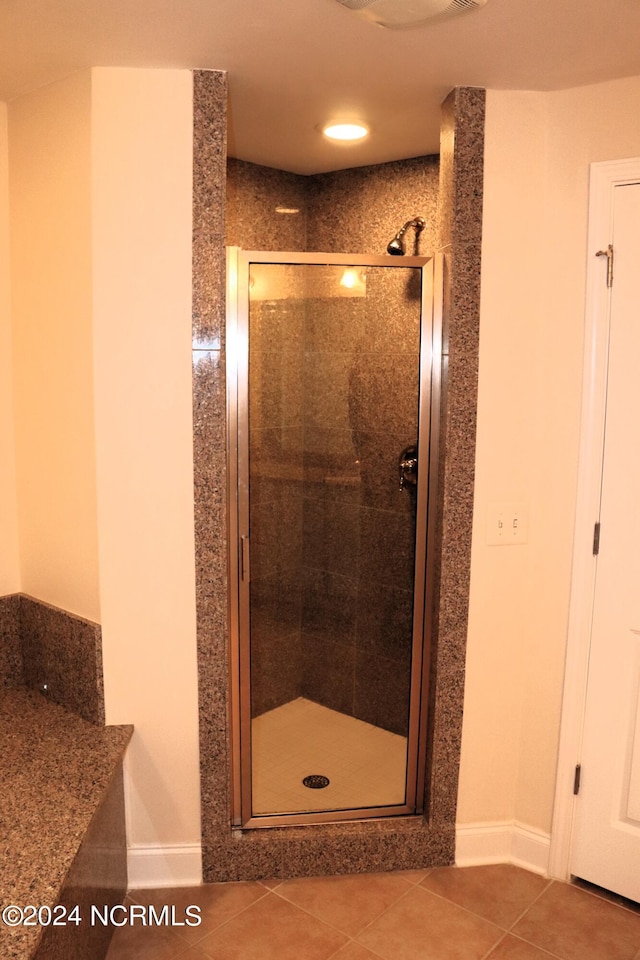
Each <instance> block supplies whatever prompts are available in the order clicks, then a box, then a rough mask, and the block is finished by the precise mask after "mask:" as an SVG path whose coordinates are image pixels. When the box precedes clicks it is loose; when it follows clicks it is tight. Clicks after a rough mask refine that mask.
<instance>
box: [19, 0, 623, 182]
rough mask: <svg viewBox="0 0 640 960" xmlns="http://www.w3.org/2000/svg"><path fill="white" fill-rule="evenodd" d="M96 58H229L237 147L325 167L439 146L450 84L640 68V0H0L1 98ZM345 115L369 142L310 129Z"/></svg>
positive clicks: (619, 73)
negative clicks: (475, 3) (366, 129)
mask: <svg viewBox="0 0 640 960" xmlns="http://www.w3.org/2000/svg"><path fill="white" fill-rule="evenodd" d="M398 2H401V0H398ZM88 66H129V67H132V66H135V67H186V68H204V69H207V68H210V69H217V70H227V71H228V73H229V88H230V143H229V152H230V153H231V154H232V155H234V156H237V157H240V158H241V159H245V160H251V161H253V162H255V163H262V164H266V165H268V166H273V167H278V168H281V169H285V170H292V171H295V172H298V173H316V172H320V171H326V170H332V169H340V168H343V167H349V166H359V165H362V164H367V163H378V162H382V161H385V160H395V159H400V158H404V157H411V156H419V155H421V154H425V153H437V152H438V126H439V104H440V102H441V100H442V99H443V97H444V96H445V95H446V93H447V92H448V90H450V89H451V87H453V86H457V85H470V86H486V87H494V88H512V89H528V90H555V89H560V88H564V87H572V86H579V85H582V84H588V83H595V82H598V81H601V80H607V79H613V78H615V77H623V76H633V75H640V0H488V2H487V4H486V6H484V7H483V8H481V9H480V10H477V11H475V12H473V13H470V14H466V15H464V16H461V17H458V18H455V19H452V20H450V21H448V22H445V23H437V24H433V25H431V26H429V25H424V26H420V27H414V28H412V29H409V30H403V31H391V30H385V29H383V28H381V27H378V26H375V25H373V24H371V23H368V22H366V21H365V20H362V19H361V18H360V17H358V16H356V15H355V14H353V13H352V12H351V11H349V10H347V9H346V8H345V7H342V6H341V5H340V4H338V3H337V2H336V0H229V2H223V0H1V2H0V99H4V100H11V99H13V98H15V97H18V96H20V95H21V94H22V93H25V92H28V91H30V90H32V89H34V88H36V87H38V86H41V85H43V84H45V83H48V82H50V81H52V80H56V79H59V78H61V77H63V76H65V75H67V74H69V73H72V72H73V71H75V70H78V69H82V68H84V67H88ZM342 117H358V118H362V119H365V120H366V121H367V122H369V123H370V125H371V127H372V134H371V136H370V137H369V139H368V141H367V142H365V143H364V144H361V145H351V146H344V145H343V146H333V145H330V144H328V143H327V142H326V141H323V138H322V137H321V135H320V134H319V133H318V131H317V129H316V126H317V125H318V124H322V123H324V122H325V121H327V120H330V119H333V118H342Z"/></svg>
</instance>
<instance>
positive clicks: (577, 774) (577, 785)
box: [573, 763, 582, 797]
mask: <svg viewBox="0 0 640 960" xmlns="http://www.w3.org/2000/svg"><path fill="white" fill-rule="evenodd" d="M581 776H582V767H581V765H580V764H579V763H576V772H575V773H574V775H573V795H574V797H577V796H578V794H579V793H580V778H581Z"/></svg>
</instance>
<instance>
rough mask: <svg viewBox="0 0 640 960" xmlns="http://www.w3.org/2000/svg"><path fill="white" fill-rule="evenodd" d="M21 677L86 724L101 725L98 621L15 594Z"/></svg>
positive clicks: (100, 634)
mask: <svg viewBox="0 0 640 960" xmlns="http://www.w3.org/2000/svg"><path fill="white" fill-rule="evenodd" d="M20 634H21V643H22V660H23V664H24V682H25V684H26V685H27V686H28V687H31V688H32V689H34V690H43V689H44V686H45V685H46V693H47V696H48V697H50V698H51V699H52V700H54V701H55V702H56V703H59V704H60V705H61V706H63V707H66V709H67V710H71V711H73V713H77V714H78V715H79V716H81V717H83V718H84V719H85V720H88V721H89V722H90V723H97V724H104V683H103V676H102V631H101V628H100V625H99V624H97V623H93V622H92V621H90V620H85V619H83V618H82V617H77V616H75V615H74V614H71V613H67V612H66V611H65V610H60V609H58V607H53V606H51V604H48V603H42V601H40V600H34V599H33V598H32V597H26V596H24V595H23V596H21V597H20Z"/></svg>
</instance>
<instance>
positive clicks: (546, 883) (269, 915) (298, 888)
mask: <svg viewBox="0 0 640 960" xmlns="http://www.w3.org/2000/svg"><path fill="white" fill-rule="evenodd" d="M130 899H131V901H133V902H135V903H137V904H141V905H149V904H153V905H154V906H155V907H156V909H159V908H161V907H162V906H163V905H165V904H169V905H174V906H175V907H176V916H178V917H180V916H184V908H185V907H186V906H187V905H189V904H198V905H200V907H201V911H202V924H201V925H200V926H199V927H194V928H186V927H176V928H168V927H156V928H153V927H143V926H140V925H138V926H135V925H134V926H126V927H121V928H119V929H117V930H116V931H115V933H114V936H113V940H112V942H111V947H110V950H109V954H108V958H107V960H640V915H639V914H638V913H637V912H634V910H633V909H630V908H629V906H630V905H629V906H625V905H618V904H617V903H611V902H608V901H607V900H605V899H603V898H602V897H601V896H600V895H599V894H597V893H593V892H587V891H586V890H582V889H579V888H577V887H575V886H571V885H569V884H567V883H559V882H557V881H551V880H548V879H545V878H544V877H539V876H537V874H533V873H527V872H526V871H525V870H521V869H520V868H518V867H514V866H510V865H506V864H500V865H495V866H483V867H466V868H459V867H440V868H436V869H433V870H426V869H425V870H410V871H404V872H395V873H378V874H361V875H359V876H344V877H309V878H305V879H299V880H284V881H282V882H280V881H277V880H273V881H264V882H262V883H248V882H247V883H214V884H208V885H206V886H200V887H191V888H185V887H181V888H174V889H165V890H138V891H135V890H134V891H131V893H130Z"/></svg>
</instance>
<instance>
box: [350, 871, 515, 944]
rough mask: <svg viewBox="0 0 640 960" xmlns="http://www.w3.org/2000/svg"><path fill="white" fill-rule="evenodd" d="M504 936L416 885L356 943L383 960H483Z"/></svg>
mask: <svg viewBox="0 0 640 960" xmlns="http://www.w3.org/2000/svg"><path fill="white" fill-rule="evenodd" d="M502 935H503V932H502V931H501V930H500V929H499V928H498V927H496V926H495V925H494V924H492V923H489V922H488V921H487V920H483V919H482V918H481V917H477V916H475V915H474V914H472V913H469V912H468V911H467V910H463V909H462V908H461V907H458V906H457V905H456V904H454V903H450V902H448V901H447V900H443V899H442V898H441V897H438V896H436V895H435V894H433V893H430V892H429V891H428V890H425V889H424V887H422V886H417V887H413V888H412V889H411V890H410V891H409V893H407V894H406V895H405V896H404V897H401V898H400V900H398V901H397V902H396V903H394V904H393V906H391V907H389V909H388V910H387V911H386V912H385V913H383V914H382V916H381V917H379V919H378V920H375V921H374V922H373V923H372V924H371V925H370V926H369V927H367V928H366V930H364V931H363V932H362V933H361V934H359V936H358V937H357V940H358V943H361V944H363V946H365V947H368V948H369V949H370V950H372V951H373V952H374V953H375V954H377V955H378V956H380V957H382V958H383V960H481V958H482V957H484V956H485V954H486V953H487V952H488V951H489V950H490V948H491V947H492V946H493V945H494V944H496V943H497V942H498V941H499V940H500V938H501V937H502Z"/></svg>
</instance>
